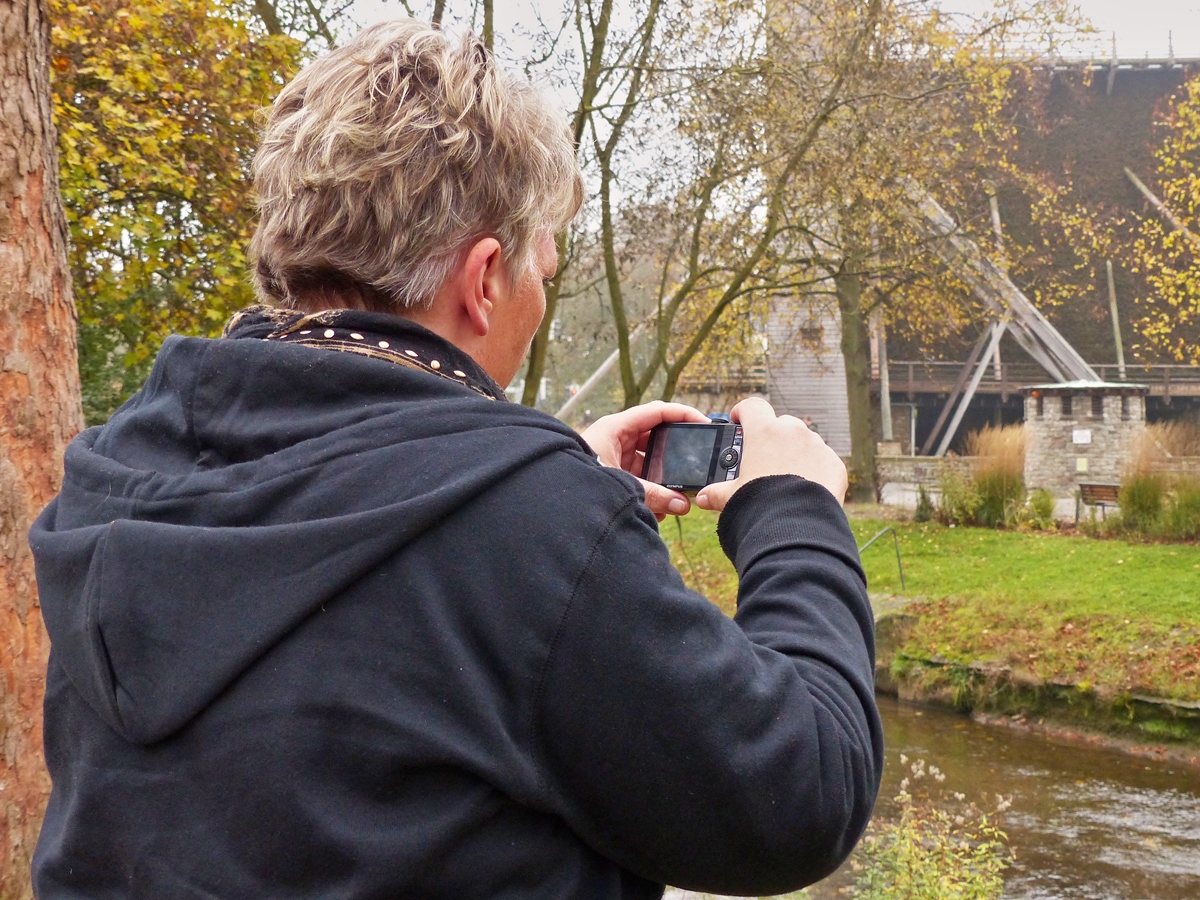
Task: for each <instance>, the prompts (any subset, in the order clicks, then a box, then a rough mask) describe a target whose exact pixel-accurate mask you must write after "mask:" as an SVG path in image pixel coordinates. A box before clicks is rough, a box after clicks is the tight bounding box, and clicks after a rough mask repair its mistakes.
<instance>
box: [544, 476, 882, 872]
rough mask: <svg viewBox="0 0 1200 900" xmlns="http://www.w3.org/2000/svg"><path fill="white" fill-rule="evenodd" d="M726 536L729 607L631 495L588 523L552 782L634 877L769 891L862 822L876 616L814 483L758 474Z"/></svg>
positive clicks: (555, 709) (549, 707)
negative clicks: (668, 544) (693, 576)
mask: <svg viewBox="0 0 1200 900" xmlns="http://www.w3.org/2000/svg"><path fill="white" fill-rule="evenodd" d="M718 534H719V536H720V539H721V544H722V547H723V548H724V550H725V552H726V553H727V554H728V555H729V557H730V558H731V559H732V560H733V562H734V564H735V566H736V567H737V571H738V575H739V577H740V588H739V596H738V612H737V616H736V619H735V620H733V621H731V620H729V619H728V618H727V617H725V616H724V615H722V614H721V613H720V611H719V610H717V609H716V607H714V606H713V605H712V604H711V603H709V602H708V601H707V600H705V599H704V598H703V597H701V596H699V595H698V594H696V593H694V592H692V591H690V590H688V589H687V588H686V587H685V586H684V585H683V583H682V581H681V579H680V577H679V574H678V572H676V571H675V569H674V567H673V566H672V565H671V563H670V560H669V557H668V554H667V550H666V548H665V547H664V545H663V543H662V541H661V539H660V538H659V536H658V533H657V529H656V528H655V524H654V519H653V516H651V515H650V513H649V511H648V510H646V508H645V507H644V506H643V505H642V504H641V503H637V502H633V503H630V504H628V505H626V506H625V507H624V508H623V509H622V510H621V511H620V512H618V513H617V514H616V516H615V517H614V518H613V519H612V520H611V522H610V523H609V526H608V528H607V530H606V531H605V532H604V533H603V534H602V535H601V536H600V537H599V539H598V540H597V542H596V544H595V546H594V549H593V552H592V556H591V559H590V561H589V562H588V564H587V565H586V568H585V569H584V571H583V573H582V575H581V577H580V579H579V581H578V584H577V585H576V588H575V591H574V594H573V596H572V599H571V603H570V606H569V608H568V610H567V612H566V614H565V616H564V618H563V621H562V623H561V625H560V628H559V632H558V635H557V638H556V640H555V644H554V646H553V649H552V651H551V655H550V658H549V661H548V663H547V666H546V670H545V672H544V675H543V680H542V687H541V696H540V721H539V723H538V725H539V729H538V730H539V736H540V741H541V750H542V754H543V760H544V764H545V769H546V781H547V784H546V787H547V789H548V791H549V796H550V798H551V801H550V802H551V803H552V804H553V805H554V806H555V807H556V808H557V811H558V812H559V814H560V815H562V816H563V817H564V818H565V819H566V820H567V822H568V823H569V824H570V825H571V827H572V828H573V829H574V830H575V831H576V833H577V834H579V835H580V836H581V837H582V838H583V839H584V840H585V841H587V842H588V843H589V844H591V845H592V846H593V847H594V848H595V849H596V850H597V851H599V852H600V853H603V854H604V855H605V856H607V857H609V858H610V859H613V860H615V861H616V862H618V863H619V864H621V865H622V866H624V867H625V868H627V869H629V870H631V871H633V872H635V873H637V874H639V875H641V876H643V877H646V878H650V879H653V880H655V881H658V882H660V883H666V884H673V885H677V886H679V887H685V888H691V889H697V890H707V891H716V892H721V893H733V894H758V895H761V894H772V893H781V892H783V891H787V890H793V889H795V888H797V887H800V886H802V885H805V884H809V883H812V882H813V881H816V880H818V879H820V878H822V877H824V876H825V875H827V874H828V873H830V872H831V871H833V869H834V868H836V867H837V866H838V865H839V864H840V863H841V861H842V860H843V859H844V858H845V857H846V856H847V855H848V854H849V852H850V850H851V849H852V848H853V846H854V844H855V842H856V841H857V840H858V838H859V836H860V835H861V834H862V831H863V829H864V828H865V827H866V825H867V821H868V819H869V818H870V814H871V809H872V806H873V804H874V801H875V796H876V793H877V792H878V789H879V777H880V771H881V767H882V761H883V744H882V733H881V728H880V723H879V716H878V712H877V710H876V707H875V703H874V690H873V670H874V643H873V634H872V621H873V620H872V615H871V610H870V606H869V603H868V601H867V593H866V581H865V578H864V576H863V572H862V568H861V566H860V564H859V558H858V552H857V549H856V547H855V543H854V538H853V536H852V534H851V532H850V529H849V526H848V524H847V522H846V518H845V515H844V513H843V512H842V510H841V507H840V506H839V505H838V504H837V502H836V500H834V498H833V497H832V495H830V494H829V492H828V491H826V490H825V489H824V488H822V487H820V486H818V485H816V484H813V483H811V482H808V481H805V480H804V479H801V478H799V477H796V476H778V477H772V478H763V479H758V480H755V481H754V482H752V483H751V484H749V485H747V486H746V487H744V488H742V489H741V490H740V491H738V493H737V494H735V495H734V497H733V499H732V500H731V502H730V503H729V505H728V506H727V508H726V509H725V511H724V513H723V514H722V516H721V520H720V524H719V528H718Z"/></svg>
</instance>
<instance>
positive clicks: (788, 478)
mask: <svg viewBox="0 0 1200 900" xmlns="http://www.w3.org/2000/svg"><path fill="white" fill-rule="evenodd" d="M717 537H718V538H719V539H720V541H721V549H722V550H724V551H725V555H726V556H728V557H729V559H730V560H731V561H732V562H733V565H734V567H735V568H736V569H737V572H738V575H739V577H740V576H743V575H744V574H745V572H746V569H748V568H749V567H750V566H751V565H753V564H754V562H755V561H756V560H758V559H760V558H761V557H763V556H765V555H767V554H768V553H773V552H774V551H776V550H781V549H784V548H787V547H807V548H811V549H815V550H824V551H826V552H828V553H832V554H833V555H835V556H839V557H841V558H842V559H844V560H845V562H846V563H847V564H848V565H850V566H851V567H852V568H853V569H854V570H855V571H856V572H857V573H858V575H859V577H860V578H862V579H863V581H864V583H865V581H866V578H865V576H864V575H863V573H862V564H861V563H860V562H859V557H858V545H857V544H856V543H855V540H854V535H853V533H851V531H850V523H849V522H848V521H847V519H846V513H845V511H844V510H843V509H842V505H841V504H840V503H838V502H837V500H836V499H835V498H834V496H833V494H831V493H830V492H829V491H828V490H827V489H826V488H824V487H823V486H821V485H819V484H817V483H816V482H813V481H809V480H807V479H805V478H801V477H800V476H799V475H768V476H766V477H763V478H755V479H754V480H753V481H751V482H750V483H749V484H747V485H746V486H745V487H743V488H740V489H739V490H738V491H737V493H735V494H734V495H733V497H732V498H730V500H729V503H728V504H727V505H726V506H725V509H724V511H723V512H722V513H721V518H720V520H719V521H718V523H717Z"/></svg>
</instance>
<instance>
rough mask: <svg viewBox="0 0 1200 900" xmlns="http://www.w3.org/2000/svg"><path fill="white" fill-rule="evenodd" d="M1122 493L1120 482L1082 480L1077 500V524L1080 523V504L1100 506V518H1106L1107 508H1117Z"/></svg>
mask: <svg viewBox="0 0 1200 900" xmlns="http://www.w3.org/2000/svg"><path fill="white" fill-rule="evenodd" d="M1120 493H1121V486H1120V485H1119V484H1095V483H1088V482H1081V483H1080V485H1079V497H1078V498H1076V500H1075V524H1076V525H1078V524H1079V507H1080V504H1081V503H1082V504H1086V505H1088V506H1098V507H1100V518H1101V519H1104V518H1105V510H1106V509H1107V508H1108V507H1110V506H1111V507H1114V508H1116V507H1117V506H1118V502H1117V500H1118V497H1119V496H1120Z"/></svg>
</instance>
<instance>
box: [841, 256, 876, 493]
mask: <svg viewBox="0 0 1200 900" xmlns="http://www.w3.org/2000/svg"><path fill="white" fill-rule="evenodd" d="M857 263H858V260H856V259H854V258H853V257H851V258H850V259H847V260H846V265H845V266H844V267H843V268H842V271H840V272H839V273H838V274H837V275H835V276H834V286H835V288H836V291H837V301H838V310H839V312H840V313H841V319H842V357H843V359H844V360H845V363H846V402H847V404H848V405H849V408H850V466H849V468H850V499H851V500H853V501H855V502H857V503H874V502H875V433H874V429H873V428H872V427H871V413H872V411H871V350H870V339H869V337H868V335H867V320H866V317H865V316H863V311H862V275H861V274H860V271H861V269H860V267H859V266H858V265H857Z"/></svg>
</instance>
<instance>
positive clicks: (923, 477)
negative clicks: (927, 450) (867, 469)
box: [875, 456, 975, 509]
mask: <svg viewBox="0 0 1200 900" xmlns="http://www.w3.org/2000/svg"><path fill="white" fill-rule="evenodd" d="M974 461H975V459H974V457H970V456H943V457H936V456H877V457H875V482H876V483H877V484H878V485H879V502H880V503H884V504H887V505H888V506H899V507H903V508H905V509H914V508H916V505H917V499H918V497H919V496H920V493H919V490H918V489H919V488H922V487H923V488H925V493H927V494H928V495H929V498H930V499H931V500H933V501H934V502H937V500H938V498H939V497H940V496H941V493H942V492H941V482H942V477H943V476H944V475H947V474H950V473H955V474H958V475H962V476H964V477H967V476H970V474H971V464H972V463H973V462H974Z"/></svg>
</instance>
